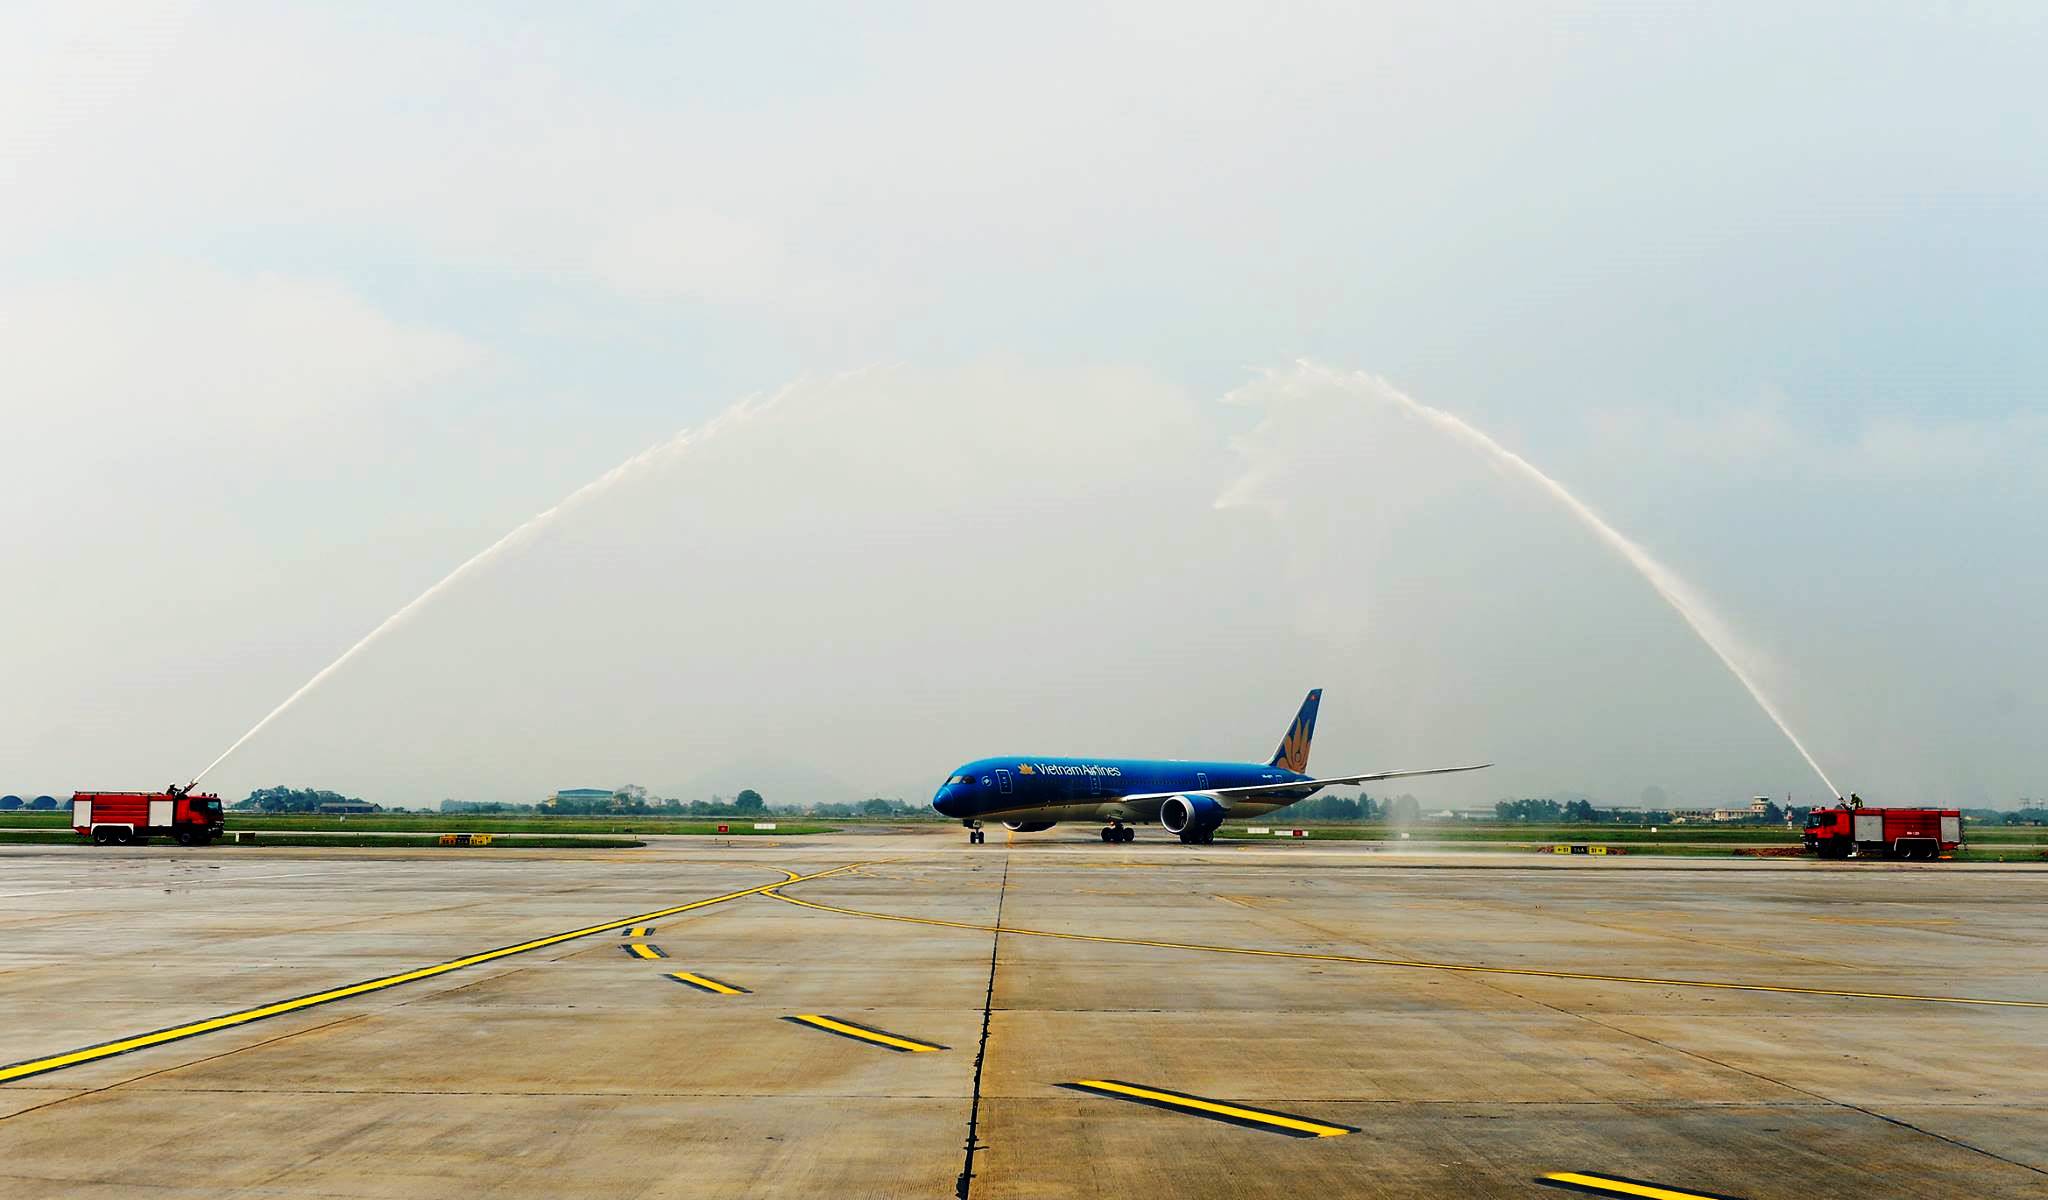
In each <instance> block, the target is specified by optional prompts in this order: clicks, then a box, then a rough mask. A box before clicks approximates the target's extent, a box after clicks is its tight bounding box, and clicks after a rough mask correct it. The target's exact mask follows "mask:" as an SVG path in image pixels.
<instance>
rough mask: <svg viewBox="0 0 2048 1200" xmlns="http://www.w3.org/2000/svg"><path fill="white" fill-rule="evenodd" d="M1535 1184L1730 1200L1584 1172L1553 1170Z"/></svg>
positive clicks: (1658, 1197) (1658, 1198)
mask: <svg viewBox="0 0 2048 1200" xmlns="http://www.w3.org/2000/svg"><path fill="white" fill-rule="evenodd" d="M1536 1182H1538V1183H1545V1184H1549V1185H1550V1186H1551V1187H1561V1188H1569V1189H1571V1190H1572V1191H1575V1192H1591V1193H1593V1194H1594V1195H1596V1196H1640V1197H1643V1198H1644V1200H1730V1198H1729V1197H1727V1196H1721V1195H1717V1194H1715V1193H1713V1192H1690V1191H1686V1190H1685V1189H1683V1188H1669V1187H1665V1186H1664V1185H1662V1184H1659V1183H1645V1182H1643V1181H1642V1180H1640V1179H1624V1178H1622V1177H1621V1176H1619V1175H1595V1174H1591V1173H1588V1172H1584V1171H1554V1172H1552V1173H1550V1174H1548V1175H1545V1176H1543V1177H1542V1178H1540V1179H1538V1180H1537V1181H1536Z"/></svg>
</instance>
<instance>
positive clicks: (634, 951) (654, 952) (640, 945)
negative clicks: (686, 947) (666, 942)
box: [624, 942, 668, 959]
mask: <svg viewBox="0 0 2048 1200" xmlns="http://www.w3.org/2000/svg"><path fill="white" fill-rule="evenodd" d="M624 949H625V951H626V953H628V954H630V955H632V956H633V957H634V958H646V959H656V958H667V957H668V955H666V954H663V953H662V952H661V947H659V946H650V945H648V944H647V943H646V942H634V943H633V944H632V945H630V946H626V947H624Z"/></svg>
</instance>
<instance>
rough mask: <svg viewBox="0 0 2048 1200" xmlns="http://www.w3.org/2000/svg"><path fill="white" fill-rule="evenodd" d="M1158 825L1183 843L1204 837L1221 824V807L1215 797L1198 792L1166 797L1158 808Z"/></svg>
mask: <svg viewBox="0 0 2048 1200" xmlns="http://www.w3.org/2000/svg"><path fill="white" fill-rule="evenodd" d="M1159 823H1160V824H1161V825H1164V826H1166V832H1168V833H1175V834H1179V835H1180V837H1181V840H1183V841H1188V840H1192V839H1194V838H1200V837H1204V836H1207V835H1208V834H1210V833H1213V832H1215V830H1216V827H1217V826H1218V825H1221V824H1223V805H1222V803H1221V802H1220V801H1218V800H1217V799H1216V797H1214V796H1205V795H1203V794H1202V793H1200V792H1185V793H1182V794H1181V795H1178V796H1168V797H1167V798H1166V803H1164V804H1162V805H1160V806H1159Z"/></svg>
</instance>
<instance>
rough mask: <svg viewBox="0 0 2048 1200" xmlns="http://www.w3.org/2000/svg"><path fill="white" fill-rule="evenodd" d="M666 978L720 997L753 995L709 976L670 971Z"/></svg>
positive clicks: (741, 988)
mask: <svg viewBox="0 0 2048 1200" xmlns="http://www.w3.org/2000/svg"><path fill="white" fill-rule="evenodd" d="M668 977H669V978H670V979H673V980H675V981H676V982H677V983H687V984H689V985H690V986H691V987H693V988H701V989H703V990H704V991H707V992H716V993H718V994H719V995H721V996H751V995H753V993H752V992H750V991H748V990H747V989H746V988H743V987H740V986H739V985H737V984H731V983H726V982H725V981H724V980H721V979H713V978H711V976H709V975H696V974H692V973H691V972H689V971H670V972H669V973H668Z"/></svg>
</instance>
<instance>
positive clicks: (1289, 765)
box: [1266, 688, 1323, 774]
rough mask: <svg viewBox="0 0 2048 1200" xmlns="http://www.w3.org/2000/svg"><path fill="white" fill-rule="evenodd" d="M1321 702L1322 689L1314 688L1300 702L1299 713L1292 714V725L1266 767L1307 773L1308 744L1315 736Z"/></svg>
mask: <svg viewBox="0 0 2048 1200" xmlns="http://www.w3.org/2000/svg"><path fill="white" fill-rule="evenodd" d="M1322 700H1323V689H1321V688H1316V689H1315V690H1314V691H1312V692H1310V693H1309V694H1308V699H1306V700H1303V701H1302V702H1301V711H1300V712H1298V713H1296V714H1294V724H1292V725H1289V726H1288V727H1287V736H1286V737H1283V738H1281V739H1280V748H1279V749H1278V750H1275V751H1274V752H1273V761H1272V762H1270V763H1268V764H1266V765H1268V766H1273V767H1285V768H1286V769H1287V770H1290V771H1293V772H1295V773H1296V774H1304V773H1306V772H1307V771H1308V744H1309V741H1310V739H1312V738H1314V737H1315V735H1316V706H1317V705H1318V704H1321V703H1322Z"/></svg>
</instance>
